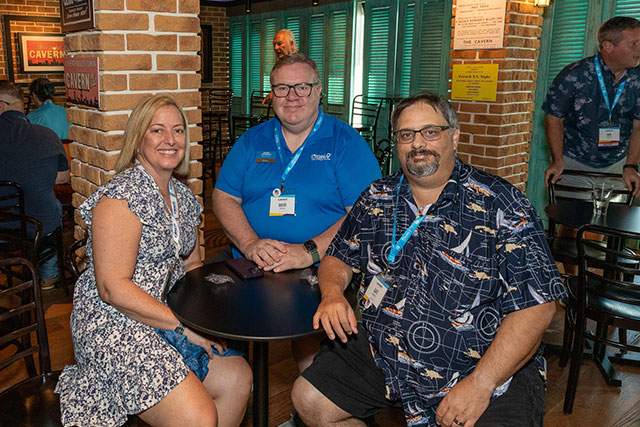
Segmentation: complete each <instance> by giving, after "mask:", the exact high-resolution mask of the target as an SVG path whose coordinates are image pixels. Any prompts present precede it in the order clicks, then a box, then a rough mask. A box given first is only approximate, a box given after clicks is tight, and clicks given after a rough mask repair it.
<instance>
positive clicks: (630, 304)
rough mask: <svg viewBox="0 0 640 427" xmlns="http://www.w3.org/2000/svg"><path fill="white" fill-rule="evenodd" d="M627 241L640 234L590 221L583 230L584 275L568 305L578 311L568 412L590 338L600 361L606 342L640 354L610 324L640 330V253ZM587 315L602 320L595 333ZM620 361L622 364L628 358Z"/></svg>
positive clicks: (574, 283)
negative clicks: (601, 238)
mask: <svg viewBox="0 0 640 427" xmlns="http://www.w3.org/2000/svg"><path fill="white" fill-rule="evenodd" d="M587 233H597V234H600V235H602V236H604V237H605V238H606V241H607V242H608V244H607V245H606V246H603V245H601V244H600V242H597V241H593V240H589V239H588V238H587ZM623 242H627V244H628V243H630V242H633V243H640V234H638V233H630V232H624V231H617V230H612V229H609V228H606V227H601V226H596V225H587V226H584V227H582V228H581V229H580V230H579V231H578V236H577V247H578V260H579V262H578V269H579V273H578V277H577V278H574V279H573V280H571V281H570V283H571V290H572V298H570V300H569V306H570V307H572V309H573V310H574V311H575V322H574V324H573V325H572V326H573V327H574V329H575V331H574V335H575V338H574V340H573V346H572V349H571V365H570V370H569V379H568V381H567V391H566V394H565V400H564V412H565V413H566V414H569V413H571V412H572V410H573V402H574V400H575V395H576V389H577V385H578V379H579V375H580V365H581V363H582V359H583V351H584V347H585V340H589V341H591V342H593V343H594V349H593V355H594V356H595V357H596V358H599V359H603V358H607V355H606V347H607V346H612V347H615V348H618V349H620V350H621V351H622V352H626V351H633V352H640V346H637V345H631V344H628V343H626V342H624V343H622V342H620V341H614V340H612V339H610V338H609V337H608V335H607V330H608V327H610V326H612V327H617V328H620V329H624V330H627V329H630V330H634V331H640V287H639V286H638V284H637V283H635V282H634V278H635V277H638V276H639V275H640V268H639V265H640V254H637V253H636V252H633V251H629V250H625V244H624V243H623ZM588 319H591V320H593V321H595V322H597V324H598V328H597V329H596V332H595V333H591V332H590V331H589V330H587V328H586V323H587V320H588ZM615 361H617V362H623V361H624V359H622V358H617V359H615Z"/></svg>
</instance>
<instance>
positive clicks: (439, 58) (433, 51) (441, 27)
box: [412, 0, 451, 95]
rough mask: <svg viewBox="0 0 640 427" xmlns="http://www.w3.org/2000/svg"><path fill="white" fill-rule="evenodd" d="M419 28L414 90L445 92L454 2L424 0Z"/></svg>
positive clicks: (441, 93)
mask: <svg viewBox="0 0 640 427" xmlns="http://www.w3.org/2000/svg"><path fill="white" fill-rule="evenodd" d="M416 30H417V34H418V40H417V43H416V48H415V53H414V57H415V58H416V66H415V69H416V73H415V74H414V76H413V84H412V92H414V93H417V92H421V91H425V90H428V91H431V92H435V93H438V94H440V95H445V94H446V91H447V85H448V79H449V71H448V65H449V40H450V33H451V1H450V0H422V1H421V2H420V8H419V10H418V20H417V25H416Z"/></svg>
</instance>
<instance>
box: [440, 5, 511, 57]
mask: <svg viewBox="0 0 640 427" xmlns="http://www.w3.org/2000/svg"><path fill="white" fill-rule="evenodd" d="M506 7H507V0H458V1H457V3H456V18H455V30H454V33H453V48H454V49H455V50H458V49H499V48H502V47H503V46H504V23H505V13H506Z"/></svg>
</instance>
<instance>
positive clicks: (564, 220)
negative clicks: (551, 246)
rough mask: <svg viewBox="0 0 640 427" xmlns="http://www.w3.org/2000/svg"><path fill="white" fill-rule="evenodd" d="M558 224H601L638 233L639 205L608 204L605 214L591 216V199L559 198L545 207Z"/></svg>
mask: <svg viewBox="0 0 640 427" xmlns="http://www.w3.org/2000/svg"><path fill="white" fill-rule="evenodd" d="M545 212H546V213H547V215H548V216H549V218H550V219H552V220H553V221H555V222H556V223H558V224H562V225H566V226H568V227H572V228H580V227H582V226H583V225H586V224H595V225H601V226H604V227H608V228H612V229H614V230H619V231H629V232H634V233H640V207H638V206H626V205H621V204H610V205H609V208H608V209H607V214H606V215H605V216H593V213H592V212H593V205H592V202H591V201H582V200H570V201H569V200H559V201H558V202H556V203H553V204H550V205H548V206H547V207H546V208H545Z"/></svg>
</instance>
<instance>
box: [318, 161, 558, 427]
mask: <svg viewBox="0 0 640 427" xmlns="http://www.w3.org/2000/svg"><path fill="white" fill-rule="evenodd" d="M401 174H402V172H398V173H396V174H395V175H392V176H389V177H385V178H383V179H381V180H378V181H375V182H374V183H373V184H371V186H370V187H369V188H368V190H365V191H364V192H363V193H362V195H361V196H360V198H359V199H358V201H357V202H356V204H355V205H354V207H353V209H352V210H351V212H350V213H349V215H348V216H347V218H346V220H345V222H344V224H343V225H342V227H341V229H340V231H339V232H338V233H337V234H336V236H335V238H334V240H333V242H332V243H331V245H330V247H329V249H328V251H327V254H329V255H332V256H334V257H336V258H338V259H340V260H342V261H343V262H345V263H346V264H348V265H349V266H351V267H352V268H353V269H354V270H355V271H359V272H362V273H363V274H364V280H363V282H362V286H361V287H360V290H359V297H360V298H359V305H360V310H361V312H362V318H361V327H364V329H365V330H366V332H367V333H368V334H369V341H370V343H371V345H372V348H373V350H374V358H375V361H376V364H377V366H379V367H380V368H381V369H382V370H383V372H384V375H385V382H386V385H387V398H388V399H390V400H397V399H399V398H401V399H402V403H403V407H404V412H405V416H406V419H407V423H408V425H424V424H426V425H434V426H435V425H436V424H435V409H436V407H437V404H438V403H439V402H440V400H441V399H442V397H443V396H445V395H446V394H447V392H448V391H449V390H450V389H451V388H452V387H453V386H454V385H455V384H456V383H457V382H458V381H460V380H461V379H462V378H464V377H465V376H467V375H469V374H470V373H471V372H472V371H473V369H474V368H475V366H476V363H477V362H478V360H479V359H480V358H481V357H482V355H483V354H484V353H485V352H486V350H487V348H488V347H489V345H490V344H491V342H492V341H493V338H494V337H495V334H496V332H497V330H498V328H499V326H500V323H501V320H502V319H503V318H504V316H506V315H507V314H509V313H511V312H513V311H515V310H522V309H525V308H527V307H531V306H534V305H536V304H543V303H546V302H549V301H553V300H557V299H560V298H563V297H565V296H566V290H565V287H564V285H563V283H562V281H561V279H560V276H559V274H558V271H557V269H556V266H555V263H554V262H553V259H552V257H551V253H550V250H549V247H548V245H547V241H546V239H545V233H544V231H543V230H542V226H541V224H540V221H539V219H538V218H537V216H536V214H535V212H534V209H533V207H532V206H531V204H530V202H529V200H528V199H527V198H526V197H525V196H524V195H523V194H522V193H521V192H520V191H518V190H517V189H516V188H515V187H513V186H512V185H511V184H509V183H508V182H506V181H505V180H503V179H501V178H497V177H494V176H492V175H488V174H486V173H484V172H481V171H479V170H477V169H475V168H473V167H471V166H468V165H466V164H464V163H462V162H460V161H459V160H458V161H456V165H455V168H454V170H453V173H452V175H451V178H450V179H449V182H448V183H447V185H446V186H445V188H444V189H443V191H442V193H441V194H440V197H439V198H438V200H437V201H436V202H435V203H434V204H433V205H431V206H430V207H429V209H428V210H427V214H426V218H425V220H424V221H423V222H422V223H421V225H420V226H419V227H418V229H417V230H416V232H415V233H414V234H413V236H411V238H410V239H409V241H408V243H407V244H406V246H405V247H404V248H403V250H402V251H401V252H400V253H399V254H398V256H397V258H396V259H395V261H394V262H393V263H392V264H390V263H389V262H388V261H387V258H386V255H387V254H388V252H389V248H390V246H391V236H392V229H393V216H394V204H395V201H396V200H398V203H397V206H396V207H395V210H396V218H397V233H396V234H397V236H398V238H399V236H401V235H402V233H404V231H405V230H406V229H407V228H408V227H409V225H410V224H411V223H412V222H413V220H414V219H415V218H416V216H417V215H418V212H419V211H418V207H416V205H415V202H414V199H413V197H412V194H411V189H410V187H409V184H408V183H407V182H406V180H404V181H403V182H402V184H401V185H400V186H399V183H400V177H401ZM398 189H399V192H397V191H398ZM378 273H383V274H384V275H385V277H387V278H389V281H390V283H389V284H390V287H389V290H388V291H387V292H386V294H385V295H384V298H383V299H382V301H381V303H380V305H378V307H377V308H376V307H375V306H374V305H372V304H367V303H366V302H365V301H364V300H363V298H362V297H363V295H364V293H365V290H366V287H367V286H368V285H369V283H370V282H371V279H372V277H373V276H374V275H376V274H378ZM535 358H536V363H538V368H539V370H540V371H541V374H542V375H543V376H544V375H545V374H546V372H545V362H544V359H543V358H542V356H541V354H540V352H539V353H538V354H537V355H536V357H535ZM509 383H510V380H509V381H507V382H506V383H505V384H503V385H502V386H500V387H499V388H498V389H497V390H496V393H495V395H496V396H497V395H500V394H502V393H504V391H506V390H507V388H508V386H509Z"/></svg>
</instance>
